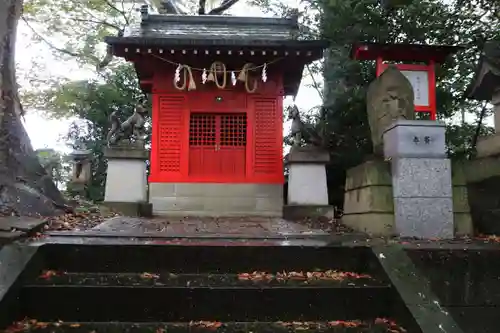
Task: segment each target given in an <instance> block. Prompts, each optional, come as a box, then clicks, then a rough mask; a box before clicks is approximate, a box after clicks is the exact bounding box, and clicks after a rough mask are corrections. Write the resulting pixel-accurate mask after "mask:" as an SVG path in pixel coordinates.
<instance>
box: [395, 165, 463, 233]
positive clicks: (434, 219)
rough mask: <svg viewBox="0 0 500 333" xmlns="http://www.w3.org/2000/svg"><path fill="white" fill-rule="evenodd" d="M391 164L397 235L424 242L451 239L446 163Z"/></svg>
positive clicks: (449, 199) (450, 208) (450, 200)
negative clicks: (430, 239) (422, 239)
mask: <svg viewBox="0 0 500 333" xmlns="http://www.w3.org/2000/svg"><path fill="white" fill-rule="evenodd" d="M391 164H392V165H391V170H392V172H391V174H392V185H393V186H392V187H393V197H394V212H395V222H394V225H395V229H396V232H397V234H398V235H399V236H401V237H416V238H425V239H429V238H453V237H454V232H455V230H454V224H453V199H452V193H453V191H452V184H451V179H452V177H451V163H450V160H448V159H440V158H397V159H395V160H392V161H391Z"/></svg>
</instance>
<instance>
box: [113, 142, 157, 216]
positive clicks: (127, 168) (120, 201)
mask: <svg viewBox="0 0 500 333" xmlns="http://www.w3.org/2000/svg"><path fill="white" fill-rule="evenodd" d="M104 157H105V158H107V160H108V170H107V174H106V189H105V194H104V203H105V204H106V205H107V206H109V207H111V208H115V209H116V210H118V211H120V212H122V213H124V214H125V215H131V216H135V215H140V214H141V209H143V208H141V207H142V206H143V205H144V204H145V203H146V202H147V200H148V198H147V185H148V183H147V175H146V171H147V170H146V160H147V159H148V158H149V153H148V151H147V150H145V149H144V148H136V147H133V146H125V145H124V146H112V147H107V148H105V150H104Z"/></svg>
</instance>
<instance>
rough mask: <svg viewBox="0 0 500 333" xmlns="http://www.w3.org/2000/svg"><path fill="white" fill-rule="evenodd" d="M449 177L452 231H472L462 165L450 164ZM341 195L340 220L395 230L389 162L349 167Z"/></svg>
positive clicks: (385, 232)
mask: <svg viewBox="0 0 500 333" xmlns="http://www.w3.org/2000/svg"><path fill="white" fill-rule="evenodd" d="M452 177H453V178H452V184H453V212H454V224H455V234H456V235H458V236H464V235H472V233H473V226H472V220H471V216H470V208H469V202H468V196H467V187H466V181H465V172H464V168H463V166H462V165H460V164H454V165H453V166H452ZM344 198H345V199H344V216H343V217H342V223H343V224H345V225H346V226H349V227H350V228H352V229H354V230H357V231H362V232H367V233H369V234H373V235H381V236H392V235H395V234H396V232H395V227H394V201H393V200H394V199H393V191H392V180H391V172H390V165H389V163H387V162H383V161H380V160H378V161H376V160H375V161H369V162H366V163H363V164H361V165H358V166H357V167H355V168H352V169H349V170H348V171H347V179H346V193H345V197H344ZM499 228H500V223H499Z"/></svg>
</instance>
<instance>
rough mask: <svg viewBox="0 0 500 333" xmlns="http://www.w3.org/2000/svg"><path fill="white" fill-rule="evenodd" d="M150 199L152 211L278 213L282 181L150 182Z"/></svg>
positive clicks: (165, 212) (163, 213) (280, 214)
mask: <svg viewBox="0 0 500 333" xmlns="http://www.w3.org/2000/svg"><path fill="white" fill-rule="evenodd" d="M149 202H150V203H151V204H152V205H153V214H154V215H169V216H271V217H281V216H282V214H283V212H282V209H283V185H282V184H222V183H150V184H149Z"/></svg>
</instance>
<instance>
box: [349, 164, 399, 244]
mask: <svg viewBox="0 0 500 333" xmlns="http://www.w3.org/2000/svg"><path fill="white" fill-rule="evenodd" d="M345 188H346V192H345V195H344V215H343V216H342V222H343V223H344V224H345V225H347V226H348V227H350V228H352V229H354V230H356V231H361V232H367V233H369V234H372V235H378V236H391V235H393V233H394V202H393V194H392V185H391V173H390V165H389V163H387V162H384V161H381V160H373V161H368V162H365V163H363V164H361V165H358V166H356V167H354V168H351V169H349V170H347V178H346V186H345Z"/></svg>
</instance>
